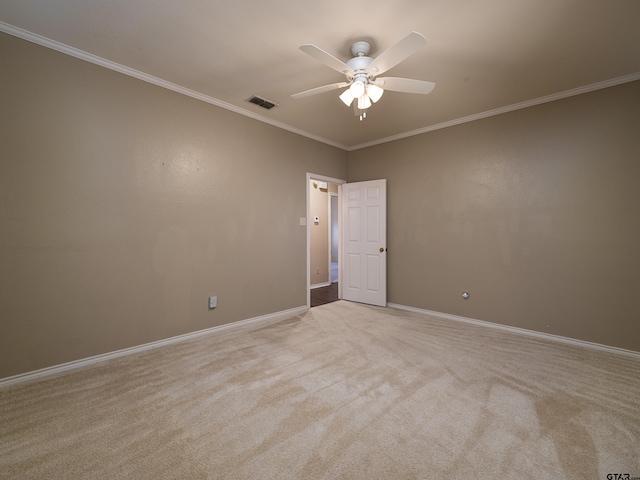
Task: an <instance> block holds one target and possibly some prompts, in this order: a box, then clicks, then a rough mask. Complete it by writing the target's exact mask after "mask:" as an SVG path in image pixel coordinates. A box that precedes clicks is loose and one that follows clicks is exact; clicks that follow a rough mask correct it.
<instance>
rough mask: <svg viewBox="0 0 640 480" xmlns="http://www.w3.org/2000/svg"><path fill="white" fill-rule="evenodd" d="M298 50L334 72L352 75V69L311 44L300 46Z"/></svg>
mask: <svg viewBox="0 0 640 480" xmlns="http://www.w3.org/2000/svg"><path fill="white" fill-rule="evenodd" d="M300 50H302V51H303V52H304V53H306V54H308V55H311V56H312V57H313V58H315V59H316V60H318V61H320V62H322V63H324V64H325V65H326V66H327V67H330V68H333V69H334V70H335V71H337V72H340V73H343V74H345V75H352V74H353V70H352V68H351V67H350V66H349V65H347V64H346V63H344V62H343V61H342V60H340V59H338V58H336V57H334V56H333V55H331V54H330V53H327V52H325V51H324V50H322V49H321V48H318V47H316V46H315V45H311V44H304V45H300Z"/></svg>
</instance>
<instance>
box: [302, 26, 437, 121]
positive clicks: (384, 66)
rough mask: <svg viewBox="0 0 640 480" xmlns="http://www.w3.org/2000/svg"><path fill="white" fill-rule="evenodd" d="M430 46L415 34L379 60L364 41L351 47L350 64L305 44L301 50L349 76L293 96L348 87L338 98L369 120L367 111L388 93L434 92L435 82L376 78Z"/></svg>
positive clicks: (305, 95)
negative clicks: (370, 53) (343, 79)
mask: <svg viewBox="0 0 640 480" xmlns="http://www.w3.org/2000/svg"><path fill="white" fill-rule="evenodd" d="M426 44H427V41H426V40H425V38H424V37H423V36H422V35H421V34H419V33H418V32H411V33H410V34H409V35H407V36H406V37H404V38H403V39H402V40H400V41H399V42H397V43H396V44H395V45H392V46H391V47H389V48H387V49H386V50H385V51H384V52H382V53H381V54H380V55H378V56H377V57H376V58H371V57H369V56H368V55H369V51H370V50H371V45H370V44H369V42H365V41H360V42H356V43H354V44H353V45H352V46H351V53H352V54H353V55H354V57H353V58H352V59H351V60H349V61H347V62H346V63H345V62H343V61H342V60H339V59H338V58H336V57H334V56H333V55H331V54H330V53H327V52H325V51H324V50H322V49H320V48H319V47H316V46H315V45H311V44H305V45H301V46H300V50H302V51H303V52H305V53H307V54H309V55H311V56H312V57H313V58H315V59H316V60H319V61H320V62H322V63H324V64H325V65H327V66H328V67H330V68H332V69H334V70H336V71H338V72H340V73H342V74H344V75H345V76H346V77H347V81H346V82H338V83H332V84H330V85H324V86H322V87H316V88H312V89H311V90H306V91H304V92H300V93H296V94H294V95H292V97H293V98H303V97H308V96H311V95H316V94H318V93H324V92H328V91H330V90H337V89H340V88H345V87H348V88H347V89H346V90H345V91H343V92H342V93H341V94H340V95H339V97H338V98H340V100H342V102H343V103H344V104H345V105H346V106H347V107H349V106H351V105H352V104H353V108H354V111H355V114H356V115H357V116H359V117H360V121H362V120H364V119H365V118H366V117H367V109H368V108H369V107H371V105H373V104H374V103H376V102H377V101H378V100H380V98H382V94H383V93H384V91H385V90H389V91H392V92H403V93H417V94H422V95H425V94H427V93H429V92H431V90H433V88H434V87H435V86H436V84H435V83H433V82H425V81H423V80H412V79H410V78H398V77H381V78H376V77H377V76H378V75H380V74H383V73H384V72H386V71H387V70H389V69H391V68H393V67H395V66H396V65H397V64H398V63H400V62H401V61H403V60H404V59H405V58H407V57H409V56H410V55H412V54H413V53H415V52H416V51H417V50H418V49H420V48H421V47H423V46H424V45H426Z"/></svg>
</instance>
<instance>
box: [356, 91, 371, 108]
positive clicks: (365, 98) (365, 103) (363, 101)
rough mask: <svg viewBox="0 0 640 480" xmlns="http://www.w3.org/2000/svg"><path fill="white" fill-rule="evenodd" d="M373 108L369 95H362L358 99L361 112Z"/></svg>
mask: <svg viewBox="0 0 640 480" xmlns="http://www.w3.org/2000/svg"><path fill="white" fill-rule="evenodd" d="M370 106H371V100H370V99H369V95H362V96H361V97H360V98H359V99H358V108H359V109H360V110H366V109H367V108H369V107H370Z"/></svg>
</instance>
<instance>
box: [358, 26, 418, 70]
mask: <svg viewBox="0 0 640 480" xmlns="http://www.w3.org/2000/svg"><path fill="white" fill-rule="evenodd" d="M426 44H427V40H426V39H425V38H424V37H423V36H422V35H421V34H419V33H418V32H411V33H410V34H409V35H407V36H406V37H404V38H403V39H402V40H400V41H399V42H398V43H396V44H395V45H391V46H390V47H389V48H387V49H386V50H385V51H384V52H382V53H381V54H380V55H378V56H377V57H376V58H374V59H373V62H371V63H370V64H369V66H368V67H367V72H368V73H369V74H371V75H372V76H376V75H380V74H382V73H384V72H386V71H387V70H389V69H390V68H393V67H395V66H396V65H397V64H399V63H400V62H401V61H403V60H404V59H405V58H407V57H409V56H410V55H411V54H413V53H415V52H416V51H418V50H419V49H420V48H422V47H424V46H425V45H426Z"/></svg>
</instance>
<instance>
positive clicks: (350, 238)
mask: <svg viewBox="0 0 640 480" xmlns="http://www.w3.org/2000/svg"><path fill="white" fill-rule="evenodd" d="M342 254H343V261H342V285H341V287H342V288H341V290H342V298H343V299H344V300H352V301H354V302H361V303H368V304H370V305H380V306H382V307H386V306H387V181H386V180H372V181H369V182H357V183H346V184H344V185H342Z"/></svg>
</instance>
